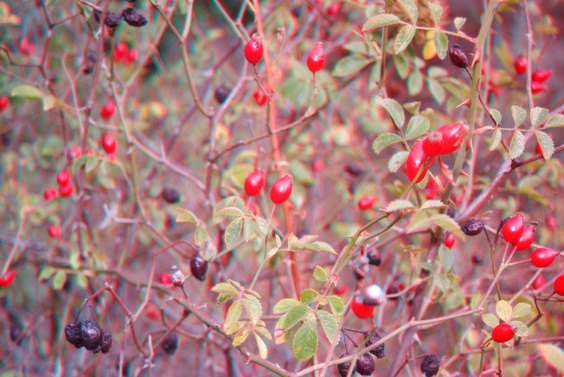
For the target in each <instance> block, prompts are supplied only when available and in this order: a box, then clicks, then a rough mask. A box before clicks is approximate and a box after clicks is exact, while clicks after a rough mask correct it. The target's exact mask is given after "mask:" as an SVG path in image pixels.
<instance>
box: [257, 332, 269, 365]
mask: <svg viewBox="0 0 564 377" xmlns="http://www.w3.org/2000/svg"><path fill="white" fill-rule="evenodd" d="M254 334H255V341H256V343H257V348H258V351H259V355H260V357H261V358H262V359H266V358H267V357H268V348H267V347H266V344H265V343H264V340H262V338H261V337H260V336H259V335H258V334H257V333H254Z"/></svg>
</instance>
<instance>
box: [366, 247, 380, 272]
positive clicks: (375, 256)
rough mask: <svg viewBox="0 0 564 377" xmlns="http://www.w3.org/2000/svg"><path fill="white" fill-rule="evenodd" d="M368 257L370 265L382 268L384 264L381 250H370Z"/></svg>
mask: <svg viewBox="0 0 564 377" xmlns="http://www.w3.org/2000/svg"><path fill="white" fill-rule="evenodd" d="M366 257H367V258H368V264H371V265H373V266H376V267H378V266H380V265H381V264H382V258H381V257H380V250H378V249H376V248H375V247H373V248H371V249H370V250H368V252H367V253H366Z"/></svg>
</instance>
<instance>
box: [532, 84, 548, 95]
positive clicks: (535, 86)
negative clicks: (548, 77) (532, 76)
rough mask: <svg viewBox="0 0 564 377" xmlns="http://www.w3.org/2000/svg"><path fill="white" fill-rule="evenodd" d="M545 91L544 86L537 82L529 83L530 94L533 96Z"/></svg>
mask: <svg viewBox="0 0 564 377" xmlns="http://www.w3.org/2000/svg"><path fill="white" fill-rule="evenodd" d="M545 89H546V87H545V86H544V84H542V83H540V82H537V81H533V82H531V92H532V93H533V94H537V93H540V92H544V90H545Z"/></svg>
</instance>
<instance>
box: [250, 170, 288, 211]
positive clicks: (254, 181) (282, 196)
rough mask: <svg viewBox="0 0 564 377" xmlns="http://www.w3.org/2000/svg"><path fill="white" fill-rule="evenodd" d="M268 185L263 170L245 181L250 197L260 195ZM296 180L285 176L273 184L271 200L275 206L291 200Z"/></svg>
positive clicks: (252, 174)
mask: <svg viewBox="0 0 564 377" xmlns="http://www.w3.org/2000/svg"><path fill="white" fill-rule="evenodd" d="M265 185H266V177H265V174H264V172H263V171H262V170H257V171H255V172H253V173H251V174H249V175H248V176H247V179H245V193H246V194H247V195H248V196H256V195H258V194H260V192H261V191H262V189H263V188H264V187H265ZM293 185H294V179H293V178H292V176H291V175H285V176H283V177H282V178H279V179H278V180H277V181H276V182H274V183H273V184H272V187H271V188H270V200H272V202H273V203H275V204H282V203H284V202H285V201H286V200H288V199H289V198H290V195H291V194H292V187H293Z"/></svg>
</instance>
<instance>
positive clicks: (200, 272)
mask: <svg viewBox="0 0 564 377" xmlns="http://www.w3.org/2000/svg"><path fill="white" fill-rule="evenodd" d="M190 271H191V272H192V275H194V277H195V278H196V279H198V280H200V281H204V280H206V272H208V262H207V261H206V260H204V259H203V258H202V257H201V256H199V255H196V256H195V257H193V258H192V260H190Z"/></svg>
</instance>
